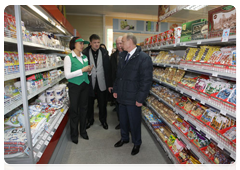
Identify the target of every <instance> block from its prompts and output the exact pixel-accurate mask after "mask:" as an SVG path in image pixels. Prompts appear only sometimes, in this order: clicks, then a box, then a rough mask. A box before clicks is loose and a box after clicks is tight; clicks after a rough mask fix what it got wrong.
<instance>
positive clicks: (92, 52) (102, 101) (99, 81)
mask: <svg viewBox="0 0 240 170" xmlns="http://www.w3.org/2000/svg"><path fill="white" fill-rule="evenodd" d="M89 39H90V46H88V47H87V48H85V49H84V50H83V54H84V55H86V56H87V57H88V62H89V65H93V69H92V72H91V75H90V76H89V81H90V83H89V86H90V88H89V91H90V93H89V99H88V113H87V120H88V122H87V125H86V128H87V129H88V128H89V127H90V126H91V125H93V122H94V99H95V98H97V101H98V107H99V120H100V122H101V124H102V126H103V128H104V129H108V124H107V90H108V88H109V83H110V61H109V55H108V52H107V50H105V49H103V48H102V47H100V37H99V36H98V35H96V34H93V35H91V36H90V38H89Z"/></svg>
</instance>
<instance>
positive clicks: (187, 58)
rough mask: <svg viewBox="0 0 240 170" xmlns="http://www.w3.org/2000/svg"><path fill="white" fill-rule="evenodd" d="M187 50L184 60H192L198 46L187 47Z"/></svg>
mask: <svg viewBox="0 0 240 170" xmlns="http://www.w3.org/2000/svg"><path fill="white" fill-rule="evenodd" d="M189 49H190V50H189V52H188V54H187V56H186V61H192V58H193V56H194V55H195V53H196V51H197V50H198V48H189Z"/></svg>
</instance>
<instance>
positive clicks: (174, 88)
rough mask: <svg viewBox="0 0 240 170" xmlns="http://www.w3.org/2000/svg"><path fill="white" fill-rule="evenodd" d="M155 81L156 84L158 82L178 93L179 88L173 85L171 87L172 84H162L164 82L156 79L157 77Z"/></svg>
mask: <svg viewBox="0 0 240 170" xmlns="http://www.w3.org/2000/svg"><path fill="white" fill-rule="evenodd" d="M153 81H155V82H157V83H159V84H162V85H164V86H165V87H169V88H170V89H173V90H175V91H177V87H175V86H173V85H171V84H168V83H166V82H162V81H160V80H158V79H156V78H155V77H153Z"/></svg>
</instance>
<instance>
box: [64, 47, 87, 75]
mask: <svg viewBox="0 0 240 170" xmlns="http://www.w3.org/2000/svg"><path fill="white" fill-rule="evenodd" d="M72 56H73V57H77V59H78V60H79V61H80V62H81V63H82V64H83V59H82V56H83V54H82V53H81V56H80V57H79V56H77V55H76V53H75V52H74V51H72ZM71 67H72V62H71V59H70V57H69V56H66V57H65V58H64V74H65V77H66V79H71V78H74V77H78V76H82V75H83V73H82V69H79V70H76V71H73V72H71Z"/></svg>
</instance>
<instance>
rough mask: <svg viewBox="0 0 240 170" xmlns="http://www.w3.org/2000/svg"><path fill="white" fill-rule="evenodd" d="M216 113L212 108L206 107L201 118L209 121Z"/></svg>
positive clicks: (206, 121)
mask: <svg viewBox="0 0 240 170" xmlns="http://www.w3.org/2000/svg"><path fill="white" fill-rule="evenodd" d="M216 114H217V111H215V110H213V109H207V110H206V111H205V113H204V114H203V115H202V117H201V120H202V121H203V122H205V123H209V122H210V123H211V122H212V120H213V118H214V116H215V115H216Z"/></svg>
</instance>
